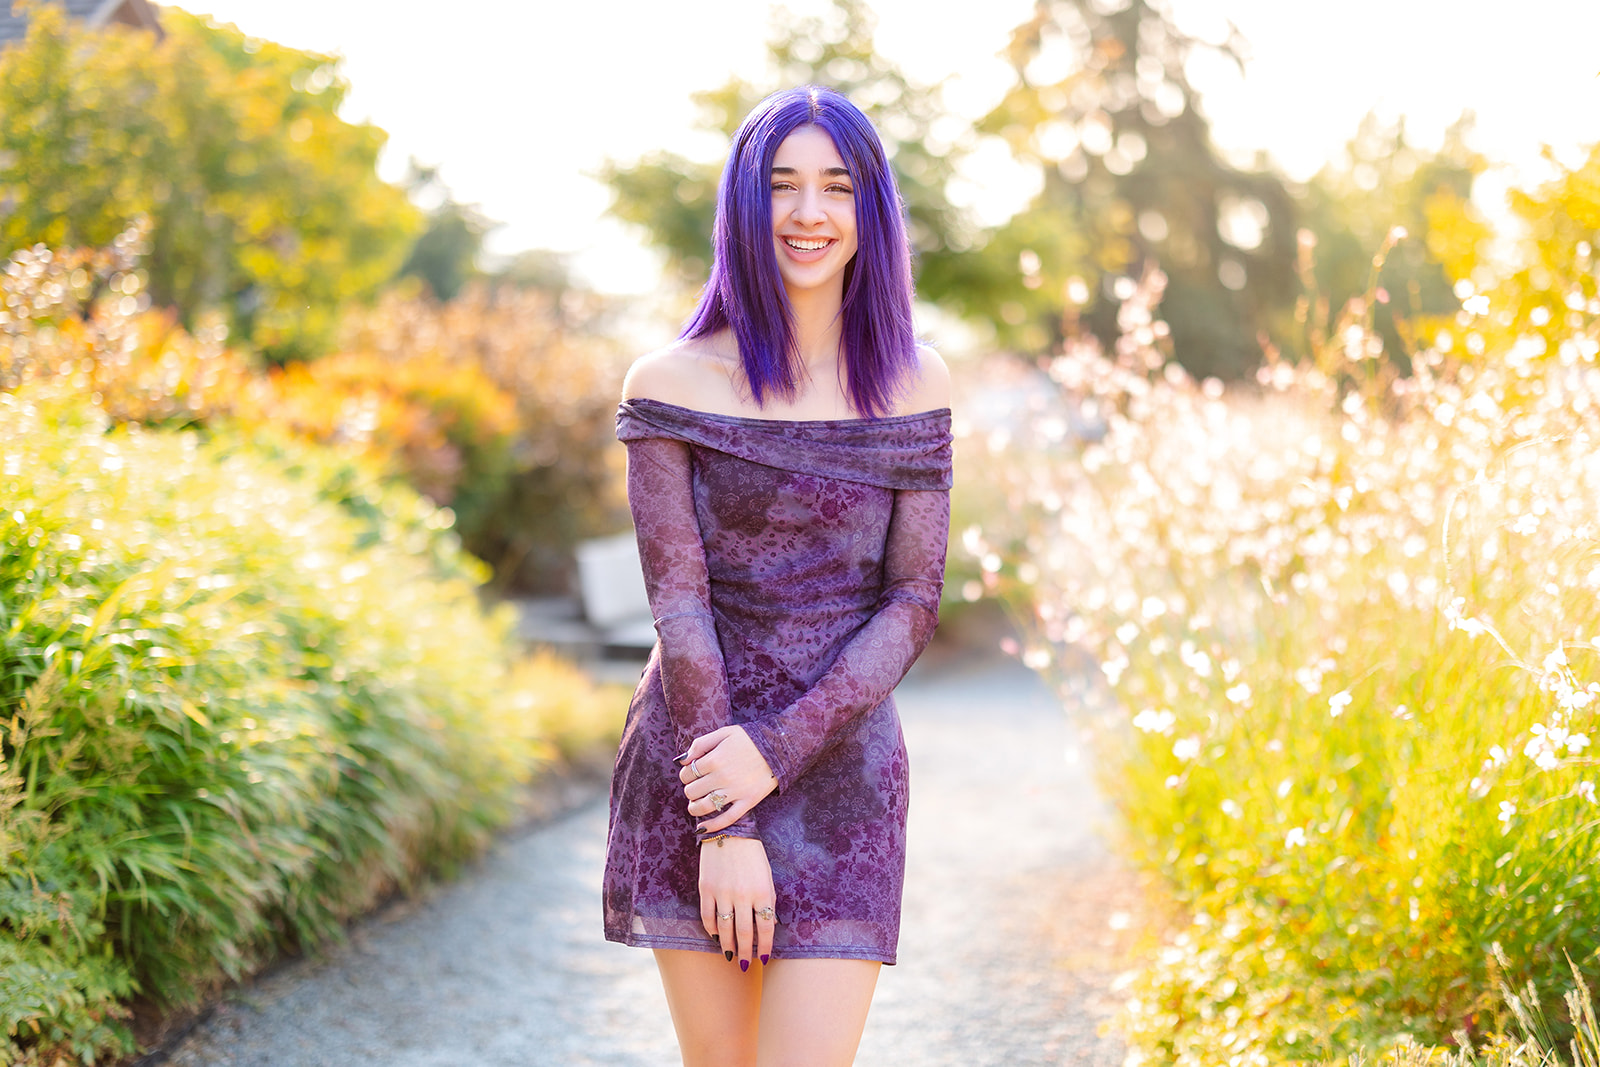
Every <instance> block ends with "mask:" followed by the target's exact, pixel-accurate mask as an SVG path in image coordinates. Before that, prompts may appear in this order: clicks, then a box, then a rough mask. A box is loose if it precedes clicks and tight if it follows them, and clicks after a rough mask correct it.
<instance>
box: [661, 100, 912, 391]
mask: <svg viewBox="0 0 1600 1067" xmlns="http://www.w3.org/2000/svg"><path fill="white" fill-rule="evenodd" d="M802 126H817V127H819V128H821V129H822V130H823V132H825V133H826V134H827V135H828V136H829V137H830V138H832V139H833V145H834V148H835V150H837V151H838V153H839V156H840V158H841V159H843V160H844V165H845V166H846V167H848V168H849V169H850V177H851V179H852V181H853V183H854V184H853V188H854V190H855V209H856V235H857V244H856V254H855V256H854V258H852V259H851V260H850V262H849V264H848V265H846V267H845V273H844V303H843V307H842V308H841V309H840V312H839V314H840V317H841V319H842V320H843V323H842V330H841V335H842V336H841V338H840V343H841V345H842V347H843V349H844V358H845V378H846V383H845V384H846V389H847V391H848V395H849V399H850V406H851V407H852V408H854V409H855V410H856V412H857V413H858V414H860V415H864V416H867V417H877V416H881V415H886V414H888V413H889V412H891V411H892V410H894V405H895V401H896V400H897V399H898V398H899V396H900V395H901V394H902V393H903V392H904V390H905V389H906V387H907V385H908V384H909V383H910V381H911V379H912V377H913V376H914V375H915V373H916V368H917V353H916V333H915V331H914V329H913V326H912V321H911V250H910V245H909V244H908V242H907V241H906V227H905V221H904V215H903V211H904V208H903V205H902V203H901V200H900V190H899V188H898V187H897V186H896V185H895V180H894V171H893V170H891V169H890V167H889V160H888V158H887V157H886V156H885V155H884V151H883V142H882V141H881V140H879V139H878V132H877V131H876V130H874V129H873V128H872V123H871V122H869V121H868V120H867V117H866V116H865V115H863V114H862V113H861V110H860V109H859V108H857V107H856V106H855V105H854V104H852V103H851V102H850V101H849V100H848V99H846V98H845V97H844V96H843V95H842V94H840V93H838V92H836V91H834V90H832V89H828V88H824V87H822V86H817V85H805V86H801V87H800V88H798V89H785V90H782V91H781V92H776V93H773V94H772V95H771V96H769V97H767V98H766V99H765V100H763V101H761V103H759V104H757V105H756V106H755V109H754V110H752V111H751V112H750V114H749V115H747V116H746V117H745V120H744V123H743V124H742V125H741V126H740V127H739V132H738V133H736V134H734V137H733V151H732V154H731V155H730V156H729V159H728V165H727V167H726V168H725V169H724V170H723V172H722V184H721V186H720V187H719V188H718V191H717V219H716V224H715V225H714V226H713V228H712V231H711V245H712V260H711V277H710V278H709V279H708V280H707V282H706V287H705V289H704V290H702V291H701V294H700V303H699V306H698V307H696V308H695V312H694V315H692V316H691V317H690V319H689V321H688V323H687V324H686V325H685V326H684V328H683V333H681V334H680V335H679V336H680V337H681V338H696V337H705V336H707V335H709V334H712V333H715V332H717V331H718V330H721V329H725V328H731V329H732V330H733V336H734V338H735V339H736V340H737V341H738V343H739V357H740V360H741V361H742V362H743V364H744V376H745V380H746V381H748V382H749V383H750V392H751V393H752V394H753V396H754V397H755V402H756V404H757V405H758V406H759V405H763V404H765V403H766V400H767V398H768V397H769V396H771V395H773V394H776V395H778V396H780V397H783V398H784V399H791V398H793V397H794V395H795V393H796V391H797V389H798V386H799V382H798V370H799V368H798V367H797V365H796V364H797V362H798V361H797V359H796V355H797V353H796V352H795V343H796V342H795V336H794V312H793V309H792V308H791V307H790V306H789V296H788V294H787V293H786V292H785V290H784V287H783V278H782V276H781V275H780V274H779V273H778V258H777V253H776V252H775V251H774V250H773V247H772V159H773V156H775V155H776V154H777V152H778V146H779V145H781V144H782V143H783V141H784V139H785V138H787V137H788V136H789V135H790V134H791V133H793V132H794V131H795V130H797V129H799V128H800V127H802Z"/></svg>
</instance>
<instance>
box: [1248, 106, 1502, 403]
mask: <svg viewBox="0 0 1600 1067" xmlns="http://www.w3.org/2000/svg"><path fill="white" fill-rule="evenodd" d="M1471 130H1472V115H1471V114H1470V113H1467V114H1463V115H1462V116H1461V118H1460V119H1458V120H1457V121H1456V122H1455V123H1454V124H1453V125H1452V126H1451V127H1450V128H1449V129H1448V130H1447V131H1446V132H1445V137H1444V142H1443V144H1442V145H1441V146H1440V147H1439V149H1438V150H1437V151H1435V152H1428V151H1424V150H1421V149H1419V148H1417V147H1416V146H1414V145H1412V144H1411V142H1410V141H1409V139H1408V138H1407V137H1406V130H1405V121H1404V120H1403V119H1402V120H1400V121H1398V122H1396V123H1395V124H1394V125H1393V126H1384V125H1383V124H1382V123H1381V122H1379V120H1378V119H1377V117H1376V116H1374V115H1371V114H1369V115H1367V116H1366V117H1365V118H1364V119H1363V120H1362V121H1361V126H1360V128H1359V129H1358V130H1357V132H1356V135H1355V137H1354V138H1353V139H1351V140H1350V141H1349V142H1348V143H1347V144H1346V145H1345V149H1344V153H1343V155H1342V157H1341V158H1340V159H1339V160H1337V161H1335V162H1334V163H1331V164H1329V165H1328V166H1326V167H1323V168H1322V170H1320V171H1318V172H1317V174H1316V175H1315V176H1314V177H1313V178H1312V179H1311V180H1310V181H1309V182H1307V183H1306V186H1305V188H1304V189H1303V190H1302V191H1301V193H1300V195H1299V197H1298V198H1297V199H1298V204H1297V208H1298V213H1299V216H1300V221H1301V225H1302V226H1303V228H1304V229H1305V231H1306V232H1307V233H1308V234H1309V235H1310V236H1311V238H1312V239H1313V241H1314V246H1313V249H1312V254H1311V263H1310V266H1309V276H1308V277H1307V278H1306V281H1307V283H1308V284H1307V289H1308V290H1309V291H1308V292H1307V293H1306V294H1305V299H1304V300H1303V301H1302V303H1301V305H1300V307H1299V308H1298V311H1297V315H1296V320H1297V321H1296V323H1295V324H1294V325H1293V326H1288V325H1284V326H1283V327H1282V328H1281V329H1280V330H1279V331H1278V333H1279V336H1280V337H1281V338H1282V339H1284V340H1285V342H1286V343H1287V344H1288V345H1289V346H1290V347H1291V349H1293V350H1295V351H1298V352H1302V353H1303V352H1304V351H1305V350H1306V349H1308V348H1310V347H1314V341H1313V338H1315V337H1321V336H1322V335H1324V334H1325V333H1326V330H1327V324H1328V322H1329V321H1330V317H1332V316H1337V315H1338V313H1339V310H1340V309H1342V308H1345V307H1347V306H1348V304H1349V301H1351V300H1352V299H1354V300H1365V299H1366V296H1367V293H1368V290H1369V289H1371V290H1372V292H1373V297H1374V299H1375V301H1376V304H1375V306H1373V307H1372V308H1371V309H1369V310H1370V312H1371V315H1372V322H1373V326H1374V328H1375V329H1376V330H1377V332H1378V334H1379V335H1380V336H1381V337H1382V338H1383V340H1384V351H1385V353H1387V354H1388V356H1389V358H1391V359H1394V360H1396V361H1397V362H1398V364H1399V369H1400V370H1401V371H1402V372H1406V371H1408V370H1409V366H1408V359H1407V354H1408V353H1409V352H1411V351H1413V350H1414V349H1415V348H1416V347H1417V345H1418V344H1419V343H1421V342H1424V341H1428V340H1431V338H1419V337H1416V336H1413V329H1414V327H1415V326H1416V325H1417V324H1419V323H1429V322H1433V321H1437V320H1438V319H1439V318H1440V317H1441V316H1447V315H1452V314H1454V313H1455V312H1456V311H1457V310H1458V309H1459V308H1460V301H1459V300H1457V298H1456V295H1455V293H1454V291H1453V286H1454V284H1455V283H1456V282H1457V281H1460V280H1463V279H1465V278H1467V277H1468V276H1469V275H1470V274H1471V273H1472V270H1473V268H1474V267H1475V266H1476V264H1477V256H1478V249H1479V245H1481V244H1482V242H1483V241H1484V240H1485V239H1486V238H1487V237H1488V228H1487V226H1486V225H1485V224H1484V223H1483V222H1482V221H1481V220H1480V219H1478V218H1477V215H1476V212H1475V210H1474V209H1473V208H1472V206H1471V197H1472V183H1473V181H1474V179H1475V178H1476V177H1477V176H1478V175H1479V174H1480V173H1482V172H1483V170H1484V167H1485V165H1486V164H1485V161H1484V159H1483V157H1482V156H1481V155H1479V154H1478V153H1477V152H1475V151H1473V150H1472V149H1471V148H1470V147H1468V145H1467V140H1468V137H1469V136H1470V134H1471ZM1400 233H1404V234H1405V235H1406V236H1405V239H1404V240H1397V238H1398V236H1399V234H1400ZM1386 245H1388V246H1391V247H1390V248H1389V251H1388V252H1387V254H1384V255H1382V257H1381V258H1382V265H1381V268H1379V269H1378V270H1377V271H1376V273H1374V259H1375V257H1378V256H1379V253H1380V250H1382V249H1383V248H1384V247H1385V246H1386ZM1363 314H1364V313H1363ZM1358 317H1360V316H1358ZM1307 331H1309V332H1307Z"/></svg>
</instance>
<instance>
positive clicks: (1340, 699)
mask: <svg viewBox="0 0 1600 1067" xmlns="http://www.w3.org/2000/svg"><path fill="white" fill-rule="evenodd" d="M1351 699H1352V698H1351V696H1350V690H1348V689H1341V690H1339V691H1338V692H1337V693H1335V694H1333V696H1331V697H1329V698H1328V714H1329V715H1331V716H1333V717H1334V718H1335V719H1337V718H1338V717H1339V716H1341V715H1343V714H1344V709H1345V708H1348V707H1349V706H1350V701H1351Z"/></svg>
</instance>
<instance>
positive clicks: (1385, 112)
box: [188, 0, 1600, 291]
mask: <svg viewBox="0 0 1600 1067" xmlns="http://www.w3.org/2000/svg"><path fill="white" fill-rule="evenodd" d="M188 2H189V5H190V9H191V10H196V11H204V12H206V13H209V14H211V15H213V16H215V17H216V18H218V19H219V20H221V21H225V22H232V23H235V24H236V25H238V26H239V27H240V28H241V29H242V30H244V31H245V32H246V33H250V34H254V35H256V36H259V37H265V38H270V39H272V40H276V41H279V42H281V43H283V44H287V45H291V46H294V47H297V48H304V49H309V50H313V51H321V52H330V53H335V54H338V55H340V56H343V57H344V60H345V62H344V65H343V69H344V72H345V74H346V76H347V77H348V78H349V79H350V82H351V84H352V92H351V94H350V97H349V100H348V102H347V106H346V110H345V117H346V118H349V119H353V120H363V119H365V120H369V121H372V122H374V123H376V124H377V125H379V126H381V127H382V128H384V129H385V130H387V131H388V132H389V134H390V142H389V148H388V150H387V152H386V155H385V158H384V161H383V171H384V173H385V175H386V176H388V177H398V176H399V175H400V174H401V173H402V172H403V171H404V168H405V163H406V160H407V159H408V158H409V157H411V156H416V157H418V158H419V159H420V160H422V161H423V162H424V163H429V164H439V165H441V167H442V174H443V177H444V179H445V181H446V182H447V183H448V184H449V185H450V186H451V188H452V190H453V192H454V194H455V196H456V198H457V199H458V200H461V201H463V202H467V203H476V204H478V205H479V206H480V207H481V209H482V210H483V211H484V212H485V214H487V215H488V216H489V217H490V218H493V219H496V220H498V221H500V222H502V223H503V224H504V225H503V226H502V228H501V229H499V230H497V231H496V232H495V233H494V234H493V235H492V236H491V238H490V249H491V250H493V251H497V252H514V251H517V250H519V249H523V248H532V247H541V248H552V249H557V250H561V251H568V252H573V253H575V254H576V263H577V266H578V269H579V270H580V272H581V273H582V274H584V275H585V276H586V277H588V278H589V279H590V280H591V281H592V282H594V283H595V284H598V285H600V286H601V287H602V288H606V289H610V290H613V291H643V290H646V289H648V288H649V287H650V286H651V285H652V284H653V281H654V279H655V277H656V268H655V261H654V258H653V257H652V256H651V255H650V254H649V253H647V252H644V251H643V250H641V249H640V248H639V244H638V239H637V236H636V235H635V234H633V233H631V232H630V231H628V230H627V229H625V228H624V227H622V226H621V225H620V224H618V223H616V222H612V221H609V220H607V219H605V217H604V212H605V208H606V206H607V203H608V197H607V194H606V192H605V190H604V188H603V187H602V186H600V185H599V183H598V182H596V181H595V180H594V179H593V178H592V177H591V176H590V175H592V174H593V172H594V171H595V170H596V169H597V168H598V167H599V166H600V164H601V163H602V162H603V161H604V160H606V159H607V158H612V159H618V160H631V159H635V158H637V157H638V156H640V155H642V154H644V153H646V152H649V151H651V150H653V149H657V148H668V149H672V150H674V151H678V152H681V153H684V154H686V155H691V156H696V157H700V158H705V159H716V158H720V154H721V152H722V151H723V148H724V146H723V145H721V144H719V143H718V141H717V139H715V138H711V137H709V136H707V135H705V134H703V133H696V132H695V131H694V130H693V123H694V119H695V114H694V107H693V105H692V104H691V102H690V100H689V94H690V93H691V92H694V91H695V90H697V89H707V88H714V87H716V86H718V85H721V84H722V83H723V82H724V81H725V80H726V79H727V77H728V75H729V74H730V73H739V74H742V75H744V76H745V77H746V78H748V79H750V80H753V81H758V82H762V81H764V80H765V79H764V77H763V75H764V71H765V41H766V37H767V33H768V27H769V18H768V14H769V8H768V6H767V4H765V3H763V2H762V0H665V2H664V0H453V2H452V3H449V4H439V3H436V2H429V3H422V2H420V0H392V2H389V3H383V4H377V3H359V4H358V3H340V2H337V0H188ZM788 6H789V7H790V8H791V9H792V10H796V11H800V12H817V11H820V10H823V9H824V8H826V7H827V4H826V0H790V2H789V4H788ZM1171 6H1172V9H1173V10H1174V12H1175V14H1176V17H1177V19H1178V21H1179V22H1180V24H1182V25H1184V26H1185V27H1187V28H1189V29H1190V30H1191V31H1192V32H1196V33H1198V34H1200V35H1202V36H1206V37H1215V36H1220V33H1219V32H1218V29H1219V28H1221V27H1225V21H1226V20H1231V21H1232V22H1233V23H1234V24H1235V25H1237V26H1238V28H1239V29H1240V31H1241V32H1242V33H1243V34H1244V36H1245V38H1246V39H1247V40H1248V41H1249V43H1250V46H1251V50H1252V53H1253V59H1252V61H1251V63H1250V64H1249V66H1248V68H1247V75H1246V77H1244V78H1242V79H1241V78H1240V77H1239V76H1238V74H1237V73H1235V72H1232V71H1231V69H1228V70H1223V69H1211V68H1207V69H1203V70H1196V71H1193V72H1191V73H1192V76H1193V78H1194V80H1195V81H1196V83H1197V86H1198V87H1199V88H1200V90H1201V92H1202V94H1203V98H1202V99H1203V106H1204V108H1205V110H1206V113H1207V114H1208V115H1209V116H1210V117H1211V119H1212V122H1213V130H1214V133H1215V136H1216V139H1217V141H1218V143H1219V144H1221V145H1223V146H1224V147H1225V148H1227V149H1230V150H1236V151H1243V152H1251V151H1253V150H1255V149H1257V148H1264V149H1266V150H1267V151H1269V152H1270V153H1271V155H1272V156H1273V157H1274V158H1275V159H1276V160H1277V161H1278V162H1279V164H1280V165H1281V166H1282V167H1283V168H1284V169H1285V170H1286V171H1287V172H1288V173H1289V174H1290V175H1291V176H1294V177H1306V176H1309V175H1310V174H1311V173H1313V172H1314V171H1315V170H1316V169H1317V168H1318V167H1319V166H1320V165H1321V164H1322V163H1323V162H1324V161H1326V160H1327V159H1328V158H1330V157H1331V156H1332V155H1333V154H1335V153H1336V152H1338V151H1339V149H1340V147H1341V146H1342V145H1343V143H1344V142H1345V141H1346V140H1348V139H1349V137H1350V136H1351V135H1352V134H1353V133H1354V132H1355V129H1356V126H1357V124H1358V123H1359V122H1360V120H1361V117H1362V115H1364V114H1365V113H1366V112H1367V111H1368V110H1371V109H1374V108H1375V109H1377V110H1378V112H1379V114H1380V115H1382V116H1384V117H1386V118H1393V117H1395V116H1397V115H1401V114H1403V115H1405V116H1406V117H1407V120H1408V129H1409V130H1410V131H1411V134H1412V137H1413V138H1414V140H1415V142H1416V143H1419V144H1421V145H1424V146H1429V145H1436V144H1437V143H1438V141H1439V138H1440V135H1441V133H1442V131H1443V129H1444V128H1445V126H1447V125H1448V124H1449V123H1451V122H1452V121H1454V119H1455V118H1456V117H1457V116H1458V115H1459V114H1460V112H1461V111H1462V110H1463V109H1465V108H1470V109H1472V110H1473V111H1475V112H1476V113H1477V116H1478V136H1477V139H1476V142H1475V145H1476V147H1477V148H1478V149H1479V150H1480V151H1482V152H1484V153H1485V154H1486V155H1488V156H1489V157H1490V158H1491V159H1492V160H1496V161H1500V162H1504V163H1507V164H1510V166H1509V167H1507V168H1502V169H1501V170H1499V171H1497V172H1496V173H1493V174H1491V175H1490V176H1488V177H1487V178H1486V179H1484V180H1482V181H1480V190H1479V197H1478V199H1479V202H1480V203H1481V204H1483V205H1484V207H1485V208H1486V209H1487V210H1489V211H1490V212H1491V213H1493V214H1498V213H1499V211H1500V207H1499V205H1500V203H1501V202H1502V201H1503V197H1504V190H1505V188H1506V187H1507V185H1508V184H1511V183H1522V184H1526V183H1529V182H1532V181H1536V180H1538V179H1539V178H1541V177H1542V176H1543V174H1544V171H1543V169H1542V167H1541V166H1540V164H1539V162H1538V157H1539V149H1540V146H1541V145H1542V144H1550V145H1552V146H1554V147H1555V148H1556V149H1557V151H1558V153H1559V155H1560V156H1561V158H1563V159H1564V160H1567V161H1568V162H1575V161H1576V160H1577V159H1578V158H1580V152H1579V148H1580V146H1582V145H1586V144H1588V143H1591V142H1593V141H1596V140H1600V126H1597V123H1596V119H1597V118H1600V77H1597V75H1600V50H1597V49H1596V47H1595V42H1596V41H1600V2H1596V0H1523V2H1521V3H1517V4H1507V3H1504V2H1501V0H1451V2H1448V3H1446V2H1443V0H1339V2H1337V3H1326V2H1321V3H1314V4H1313V3H1301V2H1294V0H1171ZM1032 7H1033V0H982V2H979V3H974V2H972V0H878V2H877V3H876V4H875V5H874V9H875V11H876V12H877V14H878V32H877V43H878V47H879V51H880V52H881V53H882V54H884V55H885V56H887V57H888V58H889V59H890V60H892V61H894V62H895V63H897V64H899V65H900V66H901V68H902V69H903V70H905V71H906V72H907V73H908V74H909V75H910V76H912V77H913V78H914V79H916V80H919V81H923V82H925V83H926V82H934V81H938V80H939V79H942V78H947V77H948V78H951V79H953V80H952V81H951V83H950V85H949V87H948V88H947V92H946V99H947V101H948V102H949V103H950V104H951V105H952V106H953V107H955V108H956V109H957V110H959V111H960V112H961V113H963V114H966V115H969V116H977V115H979V114H982V112H983V111H984V110H986V108H987V107H988V106H989V105H990V104H992V103H993V102H995V101H996V100H997V99H998V98H999V96H1000V95H1001V93H1002V92H1003V91H1004V90H1005V88H1006V86H1007V85H1008V84H1009V76H1010V75H1009V69H1008V68H1007V67H1006V66H1005V65H1004V63H1003V62H1001V61H1000V60H999V58H998V57H997V55H996V53H998V51H999V50H1000V49H1001V48H1002V47H1003V46H1004V45H1005V43H1006V40H1007V37H1008V34H1009V31H1010V30H1011V28H1012V27H1013V26H1015V25H1016V24H1017V23H1019V22H1021V21H1022V20H1023V19H1024V18H1025V17H1027V15H1028V13H1029V12H1030V11H1031V10H1032ZM972 177H973V178H974V179H975V180H976V181H977V182H979V184H980V185H981V186H982V188H983V189H984V190H985V193H986V196H985V199H984V200H983V202H982V203H981V204H980V207H981V209H982V212H983V213H984V214H985V215H986V216H988V217H990V218H994V219H998V218H1001V217H1003V216H1004V215H1005V214H1006V213H1007V212H1008V211H1009V210H1012V209H1014V208H1015V207H1016V206H1019V205H1018V197H1019V196H1020V195H1023V194H1024V193H1025V191H1026V189H1027V182H1026V181H1021V182H1019V180H1018V176H1017V175H1016V174H1014V173H1012V172H1010V171H1009V170H1008V168H1006V167H1005V166H1003V165H1001V164H998V163H996V162H995V161H994V160H992V159H991V160H990V161H989V163H988V165H987V166H980V167H978V168H977V169H976V171H975V172H974V173H973V175H972Z"/></svg>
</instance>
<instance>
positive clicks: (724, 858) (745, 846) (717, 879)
mask: <svg viewBox="0 0 1600 1067" xmlns="http://www.w3.org/2000/svg"><path fill="white" fill-rule="evenodd" d="M776 896H777V894H776V893H775V892H774V891H773V888H772V866H771V865H770V864H769V863H768V862H767V849H766V846H765V845H763V844H762V843H761V842H760V841H758V840H756V839H755V838H747V837H718V838H714V839H711V840H708V841H705V842H704V843H702V844H701V845H700V921H701V922H702V923H704V924H705V928H706V933H708V934H710V935H711V936H712V937H714V938H716V939H717V940H718V941H719V942H720V943H721V944H722V951H723V955H725V956H726V957H727V958H728V960H729V961H730V962H731V961H732V960H734V959H735V958H737V959H738V961H739V969H740V970H741V971H748V970H749V969H750V961H751V959H752V958H759V959H760V960H761V962H762V963H766V962H767V959H768V957H769V956H770V955H771V953H772V931H773V928H774V927H775V926H776V925H777V920H776V916H775V910H776V907H777V900H776Z"/></svg>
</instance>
